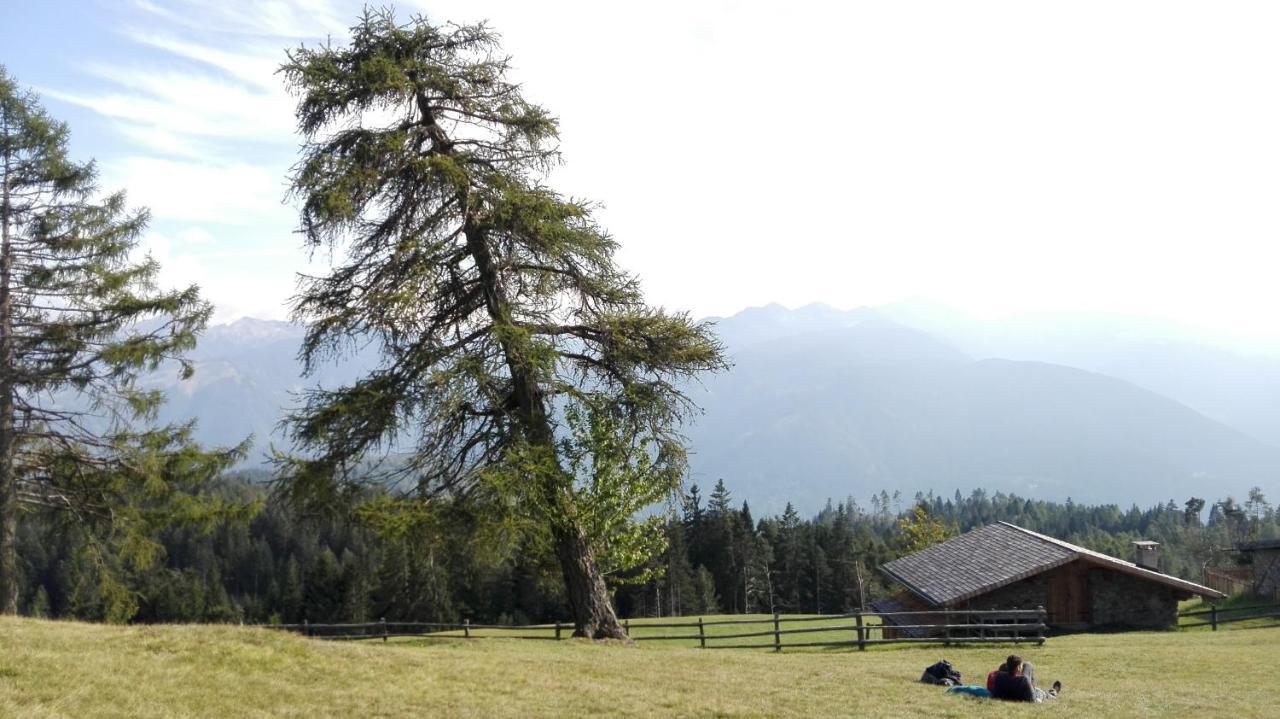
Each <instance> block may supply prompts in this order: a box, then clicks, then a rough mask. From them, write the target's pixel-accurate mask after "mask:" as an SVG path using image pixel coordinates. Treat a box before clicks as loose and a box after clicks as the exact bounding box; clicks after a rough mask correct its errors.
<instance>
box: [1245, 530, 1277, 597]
mask: <svg viewBox="0 0 1280 719" xmlns="http://www.w3.org/2000/svg"><path fill="white" fill-rule="evenodd" d="M1237 549H1239V550H1240V552H1241V553H1242V554H1243V555H1244V556H1245V557H1247V558H1248V560H1249V564H1250V567H1251V568H1252V570H1253V571H1252V580H1253V581H1252V586H1251V587H1250V589H1251V590H1252V591H1253V593H1254V594H1258V595H1260V596H1264V597H1270V598H1272V599H1280V539H1264V540H1262V541H1260V542H1246V543H1244V544H1240V545H1237Z"/></svg>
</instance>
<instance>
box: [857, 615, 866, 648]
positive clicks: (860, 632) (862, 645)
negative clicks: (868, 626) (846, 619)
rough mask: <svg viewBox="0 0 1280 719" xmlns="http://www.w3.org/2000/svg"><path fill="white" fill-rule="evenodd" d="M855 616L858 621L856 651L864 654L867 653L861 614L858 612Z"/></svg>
mask: <svg viewBox="0 0 1280 719" xmlns="http://www.w3.org/2000/svg"><path fill="white" fill-rule="evenodd" d="M856 616H857V619H858V651H860V652H865V651H867V640H866V635H865V634H864V631H865V630H864V629H863V626H862V612H858V613H857V615H856Z"/></svg>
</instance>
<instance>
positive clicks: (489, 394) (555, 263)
mask: <svg viewBox="0 0 1280 719" xmlns="http://www.w3.org/2000/svg"><path fill="white" fill-rule="evenodd" d="M507 71H508V60H507V59H506V58H505V57H504V56H502V55H500V54H499V48H498V42H497V35H496V34H495V33H494V32H493V31H491V30H490V29H489V28H487V27H485V26H484V25H465V26H457V25H445V26H434V25H432V24H430V23H428V22H427V21H426V20H425V19H423V18H421V17H418V18H414V19H413V20H412V21H411V22H410V23H409V24H407V25H400V24H397V22H396V20H395V18H394V16H393V15H392V14H391V13H390V11H382V12H366V13H365V15H364V17H363V18H362V19H361V21H360V22H359V24H358V25H357V26H356V27H354V28H353V29H352V40H351V44H350V45H349V46H347V47H334V46H331V45H325V46H321V47H318V48H300V49H298V50H296V51H294V52H292V53H291V54H290V59H289V62H288V63H287V64H286V65H285V66H284V68H283V73H284V75H285V77H286V80H287V82H288V84H289V86H290V88H291V89H292V90H293V91H294V92H295V93H296V94H297V95H299V97H300V100H299V104H298V111H297V115H298V122H299V128H300V130H301V132H302V133H303V135H304V136H305V137H306V138H307V144H306V146H305V148H304V151H303V157H302V159H301V160H300V162H299V163H298V165H297V167H296V170H295V173H294V176H293V190H294V192H295V194H296V196H297V197H298V198H299V199H300V200H301V203H302V220H301V229H302V234H303V236H304V238H305V240H306V242H307V243H308V244H309V245H310V246H311V247H313V248H324V247H329V248H333V249H334V250H335V256H337V257H340V258H344V259H343V260H342V261H340V262H339V263H338V266H337V267H336V269H334V270H333V271H332V272H331V273H330V274H329V275H327V276H324V277H312V278H306V279H305V280H304V281H303V283H302V286H301V290H300V294H299V297H298V300H297V303H296V305H295V308H294V309H295V317H296V319H298V320H300V321H303V322H306V323H307V324H308V325H309V328H308V332H307V336H306V338H305V342H304V347H303V359H304V363H305V366H306V368H307V369H308V371H310V370H313V369H314V368H315V367H316V366H317V364H318V363H319V362H322V361H324V360H326V359H328V358H329V357H331V356H333V355H334V354H337V353H341V352H342V351H343V350H344V348H349V347H351V346H352V345H354V344H357V343H365V342H372V343H374V344H375V346H378V347H380V348H381V350H382V357H383V360H384V361H383V363H382V364H381V366H380V367H379V368H378V369H376V370H375V371H373V372H372V373H371V374H369V375H367V376H366V377H364V378H363V379H361V380H359V381H358V382H356V383H355V384H353V385H351V386H348V387H345V388H340V389H337V390H332V391H317V392H313V393H311V394H309V395H308V397H307V398H306V401H305V404H304V406H303V407H301V408H300V409H299V410H298V412H297V413H296V414H295V415H294V416H293V417H292V418H291V419H292V422H291V426H292V438H293V440H294V442H295V445H296V446H297V448H298V449H299V450H300V452H299V454H300V455H301V456H305V457H306V459H305V460H301V459H300V460H282V461H283V462H284V464H285V466H284V474H285V479H286V482H287V483H288V486H289V487H290V488H291V490H292V492H291V493H292V494H293V496H294V497H295V498H305V497H308V496H310V497H317V496H318V497H321V498H332V497H335V496H337V497H340V496H342V492H341V491H340V490H341V489H342V488H347V489H350V488H352V487H354V486H356V485H357V484H358V479H357V477H356V476H355V470H357V469H359V470H361V471H365V472H366V475H367V467H357V465H358V464H359V463H360V462H361V460H363V459H365V458H366V457H368V456H369V455H370V453H371V452H383V451H385V449H386V447H388V446H390V445H392V444H397V445H398V446H403V447H405V448H406V449H407V452H406V453H405V455H404V459H403V461H400V462H398V463H396V464H395V466H394V467H392V468H389V469H387V470H386V471H385V472H383V473H381V476H380V477H379V478H380V479H382V480H384V481H385V482H386V483H387V484H388V485H390V486H397V487H407V488H408V489H409V492H410V493H411V494H412V495H414V496H419V497H421V496H432V495H438V494H441V493H453V494H467V495H470V496H473V497H476V498H477V500H478V499H479V498H484V497H485V496H486V495H488V496H491V497H494V498H496V499H497V501H495V502H493V503H492V506H494V507H516V508H518V509H519V510H521V511H522V512H524V513H525V515H526V517H527V518H528V519H529V520H530V521H531V522H532V523H533V524H536V525H539V526H540V527H541V528H542V529H543V530H545V531H546V532H547V534H548V535H549V536H550V537H551V544H552V546H553V547H554V550H555V553H556V556H557V558H558V560H559V563H560V568H561V572H562V574H563V577H564V581H565V586H566V590H567V597H568V600H569V604H570V607H571V610H572V613H573V617H574V623H575V634H577V635H581V636H589V637H599V638H603V637H612V638H625V636H626V635H625V633H624V631H623V629H622V626H621V624H620V623H619V622H618V620H617V618H616V616H615V614H614V610H613V608H612V606H611V605H610V601H609V594H608V591H607V589H606V586H605V582H604V578H603V576H602V573H601V571H600V569H599V567H598V566H597V560H596V554H597V553H598V551H599V545H598V542H601V541H604V539H605V538H602V537H592V536H590V535H589V533H588V532H587V530H586V529H585V526H586V524H587V522H585V521H584V518H583V517H584V512H586V511H587V510H588V508H587V507H584V506H582V504H581V503H580V502H579V501H578V497H577V495H576V494H575V485H576V482H577V481H578V479H579V478H576V477H574V476H573V475H572V473H571V472H570V471H569V469H567V468H566V466H565V464H564V457H563V456H562V455H561V453H560V448H559V446H558V444H557V429H558V425H559V424H560V421H561V420H560V417H561V415H560V412H561V411H562V410H563V408H564V407H565V406H566V405H577V406H579V407H581V408H582V410H583V411H584V412H590V413H607V414H609V416H610V417H611V419H612V420H614V421H615V423H616V431H617V432H619V433H621V435H622V436H623V438H624V439H625V442H624V443H625V444H627V445H629V446H632V447H634V448H635V449H636V453H635V455H633V456H634V457H635V458H637V459H639V458H640V457H642V456H644V457H648V458H650V459H651V460H653V461H654V462H655V463H656V464H657V465H660V466H661V471H656V472H652V473H648V474H647V475H640V476H639V479H640V481H656V482H662V483H668V486H667V491H674V490H675V489H676V487H675V486H672V485H670V484H669V483H671V482H672V481H673V478H678V477H679V475H680V474H681V470H682V468H683V463H684V461H685V451H684V448H683V445H682V443H681V437H680V436H679V434H678V432H677V431H676V428H677V426H678V424H679V422H680V421H681V420H682V418H683V417H684V416H685V415H686V413H687V412H688V411H689V410H690V409H691V406H690V404H689V403H688V400H687V399H686V398H685V397H684V395H683V394H681V393H680V391H679V390H678V389H677V386H676V382H677V381H679V380H682V379H684V378H688V377H690V376H692V375H694V374H696V373H698V372H701V371H703V370H709V369H716V368H719V367H721V366H723V364H724V362H723V360H722V358H721V352H720V348H719V346H718V344H717V342H716V341H715V340H714V339H713V338H712V336H711V335H710V332H709V329H708V328H707V327H706V326H704V325H700V324H695V323H693V322H692V321H690V320H689V319H688V317H686V316H683V315H670V314H666V313H664V312H662V311H660V310H656V309H653V308H650V307H648V306H646V305H645V304H644V302H643V298H642V296H641V294H640V290H639V287H638V284H637V282H636V280H635V278H634V277H632V276H630V275H628V274H626V273H625V272H623V271H621V270H620V269H619V268H618V267H617V266H616V265H615V264H614V261H613V254H614V251H615V249H616V246H617V245H616V243H615V242H614V240H613V239H612V238H611V237H609V235H608V234H606V233H605V232H604V230H602V229H601V228H600V227H599V226H598V225H597V224H596V222H595V221H594V219H593V218H592V207H591V206H590V205H589V204H585V203H582V202H578V201H573V200H568V199H566V198H564V197H562V196H561V195H559V194H557V193H556V192H554V191H553V190H551V189H549V188H548V187H546V186H545V185H544V184H542V181H543V178H544V176H545V173H546V171H547V170H548V169H549V168H550V167H551V166H553V165H554V164H555V163H557V162H558V160H559V156H558V153H557V151H556V149H555V141H556V136H557V135H556V132H557V129H556V127H557V124H556V121H555V119H554V118H552V117H551V116H550V115H549V114H548V113H547V112H546V111H545V110H543V109H542V108H541V107H538V106H536V105H534V104H531V103H530V102H528V101H526V100H525V99H524V97H523V96H522V95H521V92H520V89H519V87H517V86H516V85H514V84H512V83H511V82H510V81H509V80H507V79H506V75H507Z"/></svg>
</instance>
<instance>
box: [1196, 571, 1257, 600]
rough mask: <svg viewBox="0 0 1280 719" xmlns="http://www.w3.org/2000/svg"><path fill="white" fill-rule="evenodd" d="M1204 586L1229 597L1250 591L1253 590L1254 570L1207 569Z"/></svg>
mask: <svg viewBox="0 0 1280 719" xmlns="http://www.w3.org/2000/svg"><path fill="white" fill-rule="evenodd" d="M1204 585H1205V586H1206V587H1209V588H1210V589H1216V590H1218V591H1219V592H1222V593H1223V594H1226V595H1228V596H1230V595H1232V594H1240V593H1241V592H1247V591H1250V590H1252V589H1253V568H1252V567H1236V568H1230V569H1215V568H1213V567H1205V568H1204Z"/></svg>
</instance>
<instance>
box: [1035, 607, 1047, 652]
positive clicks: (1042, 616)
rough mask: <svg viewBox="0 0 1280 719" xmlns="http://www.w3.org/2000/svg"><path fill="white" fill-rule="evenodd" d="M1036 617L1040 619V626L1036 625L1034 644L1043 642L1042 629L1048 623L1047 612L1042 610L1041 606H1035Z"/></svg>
mask: <svg viewBox="0 0 1280 719" xmlns="http://www.w3.org/2000/svg"><path fill="white" fill-rule="evenodd" d="M1036 617H1037V618H1038V619H1039V620H1040V626H1038V627H1036V644H1039V645H1043V644H1044V630H1045V627H1046V626H1048V624H1049V613H1048V612H1046V611H1045V610H1044V607H1043V606H1039V607H1036Z"/></svg>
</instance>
